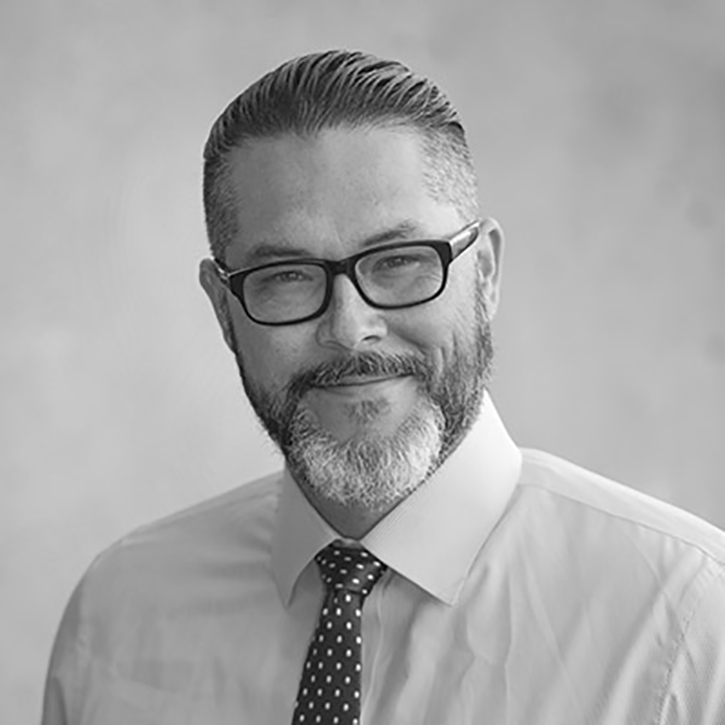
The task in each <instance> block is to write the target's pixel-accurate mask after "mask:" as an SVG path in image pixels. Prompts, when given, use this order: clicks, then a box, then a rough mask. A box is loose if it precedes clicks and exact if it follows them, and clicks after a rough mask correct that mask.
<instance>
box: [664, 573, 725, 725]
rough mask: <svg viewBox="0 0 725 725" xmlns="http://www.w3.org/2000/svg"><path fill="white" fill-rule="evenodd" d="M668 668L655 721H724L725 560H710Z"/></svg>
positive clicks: (678, 724)
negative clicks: (705, 577) (718, 561)
mask: <svg viewBox="0 0 725 725" xmlns="http://www.w3.org/2000/svg"><path fill="white" fill-rule="evenodd" d="M708 573H709V575H710V576H709V577H708V580H707V584H706V586H705V588H704V590H703V595H702V597H701V598H700V599H699V601H698V603H697V605H696V606H695V607H694V609H693V611H692V613H691V614H690V616H689V619H686V620H685V622H684V623H683V624H684V629H683V632H682V636H681V639H680V642H679V644H678V647H677V649H676V651H675V655H674V658H673V661H672V666H671V668H670V676H669V681H668V686H667V687H666V689H665V694H664V697H663V700H662V708H661V710H660V717H659V719H658V720H657V722H658V723H659V725H722V723H725V566H723V565H722V564H719V563H717V564H713V566H712V568H711V569H710V570H709V572H708Z"/></svg>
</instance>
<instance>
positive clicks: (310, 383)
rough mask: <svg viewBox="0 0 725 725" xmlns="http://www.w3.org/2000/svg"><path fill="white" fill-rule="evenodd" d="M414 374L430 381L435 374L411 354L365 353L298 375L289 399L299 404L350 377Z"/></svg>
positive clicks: (290, 387) (292, 383) (288, 393)
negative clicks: (318, 390) (315, 391)
mask: <svg viewBox="0 0 725 725" xmlns="http://www.w3.org/2000/svg"><path fill="white" fill-rule="evenodd" d="M402 375H410V376H412V377H414V378H417V379H418V380H421V381H422V382H429V381H430V380H431V379H432V377H433V375H434V371H433V369H432V367H431V365H430V364H429V363H428V362H427V361H425V360H422V359H420V358H419V357H416V356H415V355H411V354H394V355H383V354H382V353H379V352H362V353H358V354H357V355H355V356H353V357H346V358H341V359H339V360H333V361H331V362H327V363H322V364H320V365H317V366H315V367H314V368H310V369H309V370H305V371H304V372H302V373H299V374H298V375H296V376H295V377H294V378H293V379H292V380H291V381H290V382H289V384H288V385H287V398H288V400H292V401H298V400H300V399H301V398H302V396H303V395H305V393H307V392H308V391H309V390H311V389H313V388H324V387H328V386H331V385H339V384H340V383H342V382H343V381H345V380H346V379H347V378H351V377H355V378H366V377H371V378H372V377H397V376H402Z"/></svg>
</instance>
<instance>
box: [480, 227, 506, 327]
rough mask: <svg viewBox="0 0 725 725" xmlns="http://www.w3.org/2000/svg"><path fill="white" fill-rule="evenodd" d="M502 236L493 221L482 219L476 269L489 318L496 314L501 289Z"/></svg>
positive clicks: (499, 228)
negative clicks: (477, 269)
mask: <svg viewBox="0 0 725 725" xmlns="http://www.w3.org/2000/svg"><path fill="white" fill-rule="evenodd" d="M503 244H504V236H503V231H502V230H501V227H500V225H499V223H498V222H497V221H496V220H495V219H491V218H488V219H484V220H483V223H482V224H481V236H480V239H479V242H478V244H477V245H476V248H477V258H478V268H479V274H480V275H481V283H482V284H483V292H484V295H485V297H486V305H487V309H488V313H489V315H490V317H491V318H493V316H494V315H495V314H496V310H497V309H498V302H499V296H500V287H501V265H502V262H503Z"/></svg>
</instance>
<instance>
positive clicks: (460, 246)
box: [215, 220, 483, 325]
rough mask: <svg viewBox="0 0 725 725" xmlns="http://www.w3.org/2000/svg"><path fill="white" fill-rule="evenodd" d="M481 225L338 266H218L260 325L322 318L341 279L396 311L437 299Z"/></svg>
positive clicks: (306, 261) (318, 262) (299, 262)
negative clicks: (448, 237)
mask: <svg viewBox="0 0 725 725" xmlns="http://www.w3.org/2000/svg"><path fill="white" fill-rule="evenodd" d="M482 224H483V222H482V221H480V220H478V221H475V222H473V223H472V224H468V225H467V226H465V227H464V228H463V229H461V231H459V232H457V233H456V234H455V235H454V236H452V237H451V238H450V239H430V240H415V241H409V242H398V243H396V244H385V245H382V246H379V247H374V248H372V249H367V250H365V251H364V252H358V254H353V255H352V256H350V257H346V258H345V259H340V260H337V261H335V260H329V259H315V258H308V257H303V258H300V259H293V260H285V261H279V262H271V263H269V264H264V265H261V266H259V267H253V268H252V269H243V270H236V271H232V270H229V269H227V268H226V266H225V265H223V264H222V263H221V262H218V261H215V263H216V266H217V269H218V270H219V275H220V277H221V278H222V281H223V282H224V283H225V284H226V285H227V287H228V288H229V289H230V290H231V292H232V294H233V295H234V296H235V297H236V298H237V299H238V300H239V301H240V302H241V303H242V307H243V308H244V311H245V312H246V313H247V315H248V317H249V318H250V319H251V320H253V321H254V322H256V323H258V324H260V325H293V324H297V323H300V322H307V321H308V320H312V319H314V318H315V317H319V316H320V315H322V314H323V313H324V312H325V310H326V309H327V306H328V305H329V304H330V300H331V299H332V290H333V283H334V279H335V276H336V275H338V274H345V275H347V276H348V277H349V279H350V280H351V281H352V283H353V284H354V285H355V289H357V291H358V293H359V294H360V296H361V297H362V298H363V299H364V300H365V302H366V303H367V304H368V305H370V306H371V307H377V308H378V309H384V310H396V309H401V308H404V307H414V306H415V305H422V304H423V303H424V302H430V301H431V300H433V299H435V298H436V297H438V296H439V295H440V294H441V293H442V292H443V290H444V289H445V286H446V282H447V281H448V268H449V267H450V265H451V262H453V260H454V259H456V258H457V257H458V256H460V255H461V254H462V253H463V252H465V251H466V249H468V248H469V247H470V246H472V245H473V243H474V242H475V241H476V239H478V237H479V234H480V232H481V226H482Z"/></svg>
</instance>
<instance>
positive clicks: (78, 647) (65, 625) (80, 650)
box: [41, 586, 87, 725]
mask: <svg viewBox="0 0 725 725" xmlns="http://www.w3.org/2000/svg"><path fill="white" fill-rule="evenodd" d="M79 599H80V586H79V587H78V588H77V589H76V591H75V592H74V594H73V596H72V597H71V599H70V601H69V602H68V606H67V607H66V610H65V612H64V614H63V617H62V619H61V622H60V626H59V627H58V632H57V634H56V637H55V642H54V644H53V650H52V653H51V656H50V663H49V665H48V673H47V676H46V681H45V694H44V697H43V716H42V719H41V725H74V723H75V722H76V718H75V715H74V713H73V711H72V708H73V707H74V703H76V701H77V693H78V691H79V689H80V680H81V673H82V672H83V670H84V667H85V665H84V662H85V661H86V660H87V657H86V655H85V654H84V653H85V647H84V646H83V642H82V638H81V614H80V609H81V608H80V603H79Z"/></svg>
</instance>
